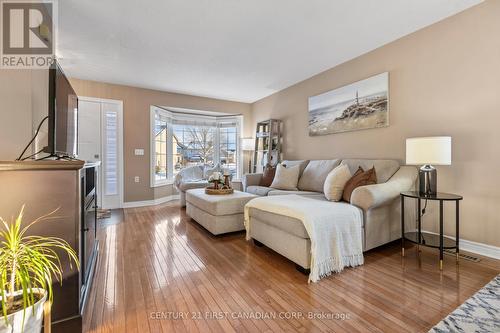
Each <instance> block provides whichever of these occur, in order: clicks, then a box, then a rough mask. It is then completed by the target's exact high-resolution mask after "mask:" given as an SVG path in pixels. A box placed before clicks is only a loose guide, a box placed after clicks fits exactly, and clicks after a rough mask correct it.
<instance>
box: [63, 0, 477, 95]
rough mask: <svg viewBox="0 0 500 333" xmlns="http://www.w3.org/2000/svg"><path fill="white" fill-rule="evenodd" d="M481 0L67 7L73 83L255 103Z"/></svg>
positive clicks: (207, 1) (240, 0)
mask: <svg viewBox="0 0 500 333" xmlns="http://www.w3.org/2000/svg"><path fill="white" fill-rule="evenodd" d="M479 2H481V0H357V1H353V0H273V1H271V0H246V1H245V0H197V1H196V0H191V1H186V0H149V1H137V0H100V1H98V0H92V1H91V0H85V1H82V0H63V1H59V30H58V43H57V55H58V56H60V57H62V59H61V63H62V66H63V68H64V70H65V71H66V73H67V74H68V75H69V76H72V77H77V78H81V79H88V80H95V81H103V82H110V83H117V84H124V85H130V86H137V87H144V88H151V89H157V90H164V91H172V92H181V93H186V94H191V95H197V96H207V97H215V98H221V99H228V100H234V101H241V102H254V101H256V100H259V99H261V98H263V97H265V96H268V95H270V94H272V93H274V92H276V91H279V90H281V89H283V88H286V87H288V86H290V85H293V84H295V83H297V82H300V81H302V80H304V79H306V78H309V77H311V76H313V75H315V74H317V73H320V72H322V71H324V70H326V69H328V68H331V67H333V66H335V65H338V64H340V63H342V62H345V61H347V60H349V59H352V58H355V57H357V56H359V55H361V54H363V53H366V52H368V51H370V50H373V49H375V48H377V47H380V46H382V45H384V44H386V43H388V42H391V41H393V40H395V39H398V38H400V37H402V36H405V35H407V34H409V33H411V32H413V31H416V30H419V29H421V28H423V27H425V26H428V25H430V24H432V23H434V22H437V21H439V20H442V19H444V18H446V17H448V16H451V15H453V14H456V13H457V12H460V11H462V10H464V9H466V8H468V7H471V6H473V5H475V4H477V3H479Z"/></svg>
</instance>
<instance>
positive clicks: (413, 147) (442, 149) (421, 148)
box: [406, 136, 451, 195]
mask: <svg viewBox="0 0 500 333" xmlns="http://www.w3.org/2000/svg"><path fill="white" fill-rule="evenodd" d="M406 164H409V165H421V167H420V171H419V191H420V193H423V194H425V195H435V194H436V192H437V171H436V168H434V167H433V166H432V165H451V137H450V136H431V137H421V138H408V139H406Z"/></svg>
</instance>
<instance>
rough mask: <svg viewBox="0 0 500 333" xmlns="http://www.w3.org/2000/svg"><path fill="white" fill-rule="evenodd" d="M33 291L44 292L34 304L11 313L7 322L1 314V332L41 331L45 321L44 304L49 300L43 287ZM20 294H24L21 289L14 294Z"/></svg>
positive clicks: (31, 332) (32, 332)
mask: <svg viewBox="0 0 500 333" xmlns="http://www.w3.org/2000/svg"><path fill="white" fill-rule="evenodd" d="M33 291H34V292H37V293H39V294H42V295H43V297H42V298H41V299H40V300H39V301H38V302H36V303H35V304H34V305H32V306H30V307H28V308H26V309H24V310H23V309H21V310H19V311H16V312H14V313H11V314H9V315H8V316H7V322H6V321H5V318H4V317H3V314H1V318H0V333H40V331H41V330H42V322H43V305H44V303H45V301H46V300H47V292H46V291H45V290H43V289H33ZM19 295H22V291H21V290H18V291H16V292H14V296H19ZM23 312H24V313H23ZM23 315H24V325H23Z"/></svg>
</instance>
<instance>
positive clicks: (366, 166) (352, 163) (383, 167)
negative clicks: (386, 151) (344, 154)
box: [341, 159, 400, 184]
mask: <svg viewBox="0 0 500 333" xmlns="http://www.w3.org/2000/svg"><path fill="white" fill-rule="evenodd" d="M341 164H347V165H348V166H349V170H351V174H353V175H354V173H355V172H356V171H357V170H358V168H359V167H361V168H362V169H363V170H370V169H371V168H373V167H375V172H376V173H377V184H380V183H385V182H386V181H388V180H389V178H391V177H392V175H394V174H395V173H396V171H398V170H399V167H400V163H399V162H398V161H396V160H364V159H345V160H342V163H341Z"/></svg>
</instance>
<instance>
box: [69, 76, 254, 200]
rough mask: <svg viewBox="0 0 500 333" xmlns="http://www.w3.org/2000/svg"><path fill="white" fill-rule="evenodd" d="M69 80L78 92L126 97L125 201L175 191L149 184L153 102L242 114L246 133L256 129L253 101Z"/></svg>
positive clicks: (124, 114)
mask: <svg viewBox="0 0 500 333" xmlns="http://www.w3.org/2000/svg"><path fill="white" fill-rule="evenodd" d="M70 81H71V85H72V86H73V88H74V89H75V91H76V93H77V94H78V95H79V96H86V97H98V98H108V99H116V100H121V101H123V123H124V131H123V133H124V135H123V136H124V150H123V151H124V156H123V157H124V173H125V178H124V188H125V193H124V200H125V202H130V201H143V200H152V199H155V198H161V197H165V196H167V195H170V194H172V193H173V191H174V189H173V187H172V186H171V185H168V186H162V187H157V188H151V187H150V183H149V170H150V165H149V163H150V160H149V156H150V154H149V151H150V143H149V140H150V134H149V130H150V129H149V127H150V124H149V119H150V118H149V112H150V106H151V105H162V106H171V107H179V108H188V109H196V110H205V111H217V112H226V113H233V114H242V115H243V118H244V120H243V122H244V129H243V134H244V135H245V136H250V135H251V133H252V130H253V123H252V121H251V117H250V111H251V106H250V104H245V103H237V102H230V101H223V100H217V99H211V98H203V97H195V96H188V95H182V94H175V93H168V92H161V91H156V90H149V89H141V88H134V87H128V86H121V85H114V84H107V83H100V82H93V81H83V80H78V79H71V80H70ZM135 148H143V149H144V152H145V154H144V156H135V155H134V149H135ZM135 176H139V177H140V179H141V181H140V183H135V182H134V177H135Z"/></svg>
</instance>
